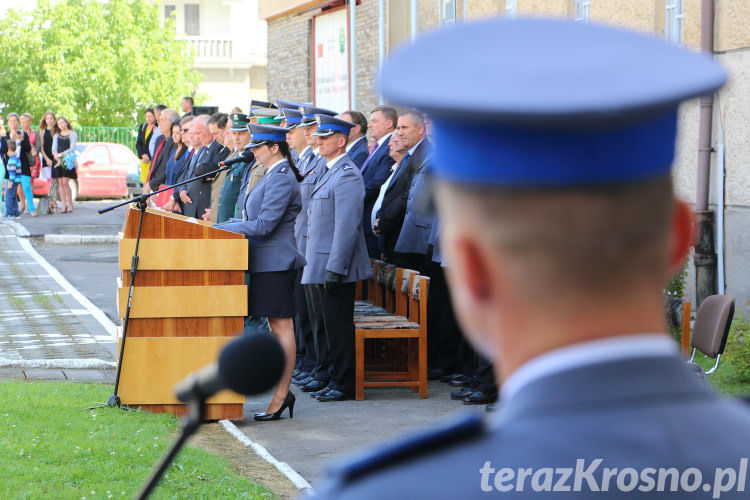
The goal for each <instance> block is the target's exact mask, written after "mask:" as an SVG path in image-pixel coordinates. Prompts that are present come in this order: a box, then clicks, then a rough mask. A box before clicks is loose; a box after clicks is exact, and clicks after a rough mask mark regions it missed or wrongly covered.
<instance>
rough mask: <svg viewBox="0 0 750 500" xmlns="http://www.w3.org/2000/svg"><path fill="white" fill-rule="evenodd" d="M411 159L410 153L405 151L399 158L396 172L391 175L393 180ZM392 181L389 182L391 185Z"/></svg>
mask: <svg viewBox="0 0 750 500" xmlns="http://www.w3.org/2000/svg"><path fill="white" fill-rule="evenodd" d="M410 159H411V153H406V154H405V155H404V158H403V159H402V160H401V163H399V164H398V170H396V173H395V174H394V175H393V181H394V182H395V181H396V179H398V176H399V175H401V172H402V171H403V170H404V167H405V166H406V165H407V164H408V163H409V160H410ZM392 184H393V182H391V185H392Z"/></svg>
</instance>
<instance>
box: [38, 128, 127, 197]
mask: <svg viewBox="0 0 750 500" xmlns="http://www.w3.org/2000/svg"><path fill="white" fill-rule="evenodd" d="M76 151H78V179H77V180H76V179H69V182H70V190H71V193H72V194H73V199H74V200H75V199H76V198H124V197H126V196H128V194H129V190H128V174H129V173H130V174H132V173H133V172H134V173H135V174H137V173H138V172H139V168H140V162H139V161H138V158H137V157H136V156H135V154H134V153H133V152H132V151H130V149H128V148H127V147H125V146H123V145H121V144H115V143H112V142H79V143H78V145H77V146H76ZM49 184H50V181H49V180H41V179H39V178H37V179H34V183H33V189H34V196H46V195H47V193H49Z"/></svg>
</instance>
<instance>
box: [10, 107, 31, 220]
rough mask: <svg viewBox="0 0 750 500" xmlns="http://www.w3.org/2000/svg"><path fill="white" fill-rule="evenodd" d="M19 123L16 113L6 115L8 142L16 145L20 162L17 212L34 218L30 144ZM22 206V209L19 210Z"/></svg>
mask: <svg viewBox="0 0 750 500" xmlns="http://www.w3.org/2000/svg"><path fill="white" fill-rule="evenodd" d="M20 123H21V122H20V120H19V117H18V114H17V113H10V114H9V115H8V131H9V132H8V136H9V140H12V141H15V142H16V144H17V145H18V149H17V151H16V155H17V156H18V157H19V160H20V161H21V184H20V186H19V187H18V198H19V211H20V212H21V213H23V214H31V216H32V217H36V211H35V209H34V193H33V192H32V190H31V165H30V164H29V156H28V155H29V153H30V152H31V142H30V141H29V136H28V135H27V134H26V133H25V132H24V131H23V130H22V129H21V128H20ZM27 200H28V202H27ZM22 206H23V208H21V207H22Z"/></svg>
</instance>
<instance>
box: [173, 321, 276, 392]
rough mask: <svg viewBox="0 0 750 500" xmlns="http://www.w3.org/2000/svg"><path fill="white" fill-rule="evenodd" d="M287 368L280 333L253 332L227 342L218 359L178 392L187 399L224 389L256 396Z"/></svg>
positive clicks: (178, 389)
mask: <svg viewBox="0 0 750 500" xmlns="http://www.w3.org/2000/svg"><path fill="white" fill-rule="evenodd" d="M283 369H284V351H283V350H282V349H281V345H280V344H279V341H278V340H276V337H275V336H274V335H269V334H268V333H265V332H262V333H261V332H259V333H253V334H251V335H246V336H243V337H240V338H238V339H237V340H234V341H232V342H231V343H229V344H227V346H226V347H224V350H222V351H221V354H220V355H219V361H218V362H216V363H212V364H210V365H208V366H206V367H205V368H203V369H201V370H198V371H195V372H193V373H191V374H190V375H188V376H187V377H185V378H184V379H183V380H182V381H181V382H180V383H178V384H177V386H175V395H176V396H177V399H179V400H180V401H182V402H183V403H189V402H191V401H194V400H196V399H198V400H203V401H205V400H206V399H208V398H210V397H211V396H213V395H214V394H216V393H217V392H219V391H222V390H224V389H231V390H232V391H234V392H236V393H239V394H244V395H246V396H252V395H253V394H260V393H262V392H265V391H267V390H268V389H270V388H271V387H273V386H274V385H276V382H278V381H279V379H280V378H281V372H282V370H283Z"/></svg>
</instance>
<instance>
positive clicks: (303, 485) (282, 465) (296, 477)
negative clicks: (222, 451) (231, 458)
mask: <svg viewBox="0 0 750 500" xmlns="http://www.w3.org/2000/svg"><path fill="white" fill-rule="evenodd" d="M219 423H220V424H221V426H222V427H224V430H226V431H227V432H228V433H229V434H231V435H232V436H234V437H235V438H236V439H237V440H238V441H239V442H241V443H242V444H244V445H245V446H247V447H249V448H252V450H253V451H254V452H255V453H256V454H257V455H258V456H259V457H261V458H262V459H263V460H265V461H266V462H268V463H269V464H271V465H273V466H274V467H276V469H277V470H278V471H279V472H281V473H282V474H284V476H286V478H287V479H289V480H290V481H291V482H292V484H294V486H296V487H297V489H298V490H299V491H300V493H302V494H305V495H308V494H311V493H313V492H314V490H313V487H312V486H311V485H310V483H308V482H307V480H306V479H305V478H304V477H302V476H301V475H300V474H299V473H298V472H297V471H296V470H294V469H292V467H291V466H290V465H289V464H287V463H286V462H280V461H278V460H277V459H276V457H274V456H273V455H271V454H270V453H269V452H268V450H267V449H266V448H264V447H263V446H262V445H260V444H258V443H256V442H255V441H253V440H252V439H250V438H249V437H247V435H246V434H245V433H244V432H242V431H241V430H240V429H238V428H237V426H236V425H234V424H233V423H232V422H230V421H229V420H219Z"/></svg>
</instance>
